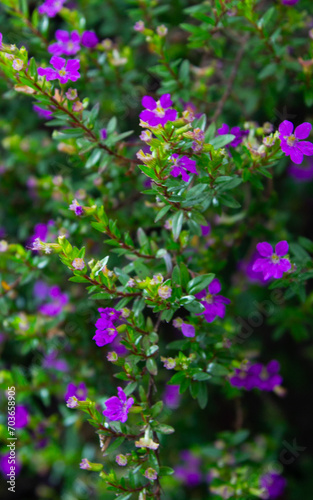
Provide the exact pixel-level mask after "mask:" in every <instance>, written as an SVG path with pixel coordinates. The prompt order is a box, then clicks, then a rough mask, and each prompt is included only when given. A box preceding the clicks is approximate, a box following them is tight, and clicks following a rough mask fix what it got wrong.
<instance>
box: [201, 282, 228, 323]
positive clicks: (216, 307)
mask: <svg viewBox="0 0 313 500" xmlns="http://www.w3.org/2000/svg"><path fill="white" fill-rule="evenodd" d="M221 289H222V287H221V283H220V282H219V280H218V279H217V278H215V279H214V280H213V281H212V282H211V283H210V284H209V286H208V293H207V292H206V290H202V292H199V293H197V294H196V298H197V299H204V300H201V303H202V304H203V305H204V307H205V311H204V312H203V313H202V314H204V317H205V319H206V321H207V322H208V323H212V321H214V320H215V318H217V317H218V316H219V317H220V318H224V316H225V312H226V308H225V304H230V300H229V299H227V298H226V297H223V296H222V295H218V293H219V292H220V291H221Z"/></svg>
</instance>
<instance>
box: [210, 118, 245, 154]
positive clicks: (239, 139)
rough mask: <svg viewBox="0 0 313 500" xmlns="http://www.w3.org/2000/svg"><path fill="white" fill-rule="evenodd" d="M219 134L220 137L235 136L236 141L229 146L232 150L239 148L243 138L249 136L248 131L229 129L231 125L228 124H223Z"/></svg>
mask: <svg viewBox="0 0 313 500" xmlns="http://www.w3.org/2000/svg"><path fill="white" fill-rule="evenodd" d="M217 133H218V135H226V134H232V135H234V136H235V139H234V140H233V141H232V142H231V143H230V144H228V145H227V146H231V147H232V148H235V147H236V146H239V144H241V143H242V140H243V138H244V137H245V136H246V135H248V134H249V132H248V130H241V129H240V127H233V128H232V129H229V125H227V124H226V123H223V125H222V126H221V128H219V129H217Z"/></svg>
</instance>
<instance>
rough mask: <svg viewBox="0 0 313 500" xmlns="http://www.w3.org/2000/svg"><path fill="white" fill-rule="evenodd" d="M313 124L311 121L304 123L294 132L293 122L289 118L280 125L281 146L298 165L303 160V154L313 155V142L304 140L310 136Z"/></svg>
mask: <svg viewBox="0 0 313 500" xmlns="http://www.w3.org/2000/svg"><path fill="white" fill-rule="evenodd" d="M311 128H312V125H311V124H310V123H306V122H305V123H302V125H299V126H298V127H297V128H296V129H295V131H294V133H293V124H292V123H291V122H289V121H288V120H284V121H283V122H282V123H281V124H280V125H279V128H278V130H279V138H280V147H281V149H282V151H283V152H284V153H285V155H286V156H290V158H291V159H292V161H293V162H294V163H297V164H298V165H299V164H300V163H302V161H303V155H306V156H312V155H313V144H312V143H311V142H308V141H303V140H302V139H306V138H307V137H309V135H310V132H311Z"/></svg>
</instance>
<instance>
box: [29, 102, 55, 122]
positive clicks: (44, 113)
mask: <svg viewBox="0 0 313 500" xmlns="http://www.w3.org/2000/svg"><path fill="white" fill-rule="evenodd" d="M33 110H34V111H36V113H37V114H38V116H39V118H43V119H44V120H51V119H52V115H53V113H52V111H50V110H49V109H44V108H41V107H40V106H37V105H36V104H34V106H33Z"/></svg>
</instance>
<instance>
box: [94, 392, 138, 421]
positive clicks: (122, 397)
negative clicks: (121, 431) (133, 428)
mask: <svg viewBox="0 0 313 500" xmlns="http://www.w3.org/2000/svg"><path fill="white" fill-rule="evenodd" d="M117 394H118V396H113V397H112V398H109V399H107V400H106V402H105V406H106V409H105V410H104V411H103V412H102V413H103V415H104V416H105V417H107V418H108V419H110V420H112V421H119V422H122V423H125V422H126V420H127V419H128V413H129V410H130V408H131V407H132V406H133V404H134V399H133V398H127V396H126V394H125V392H124V391H123V389H122V388H121V387H118V388H117Z"/></svg>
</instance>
